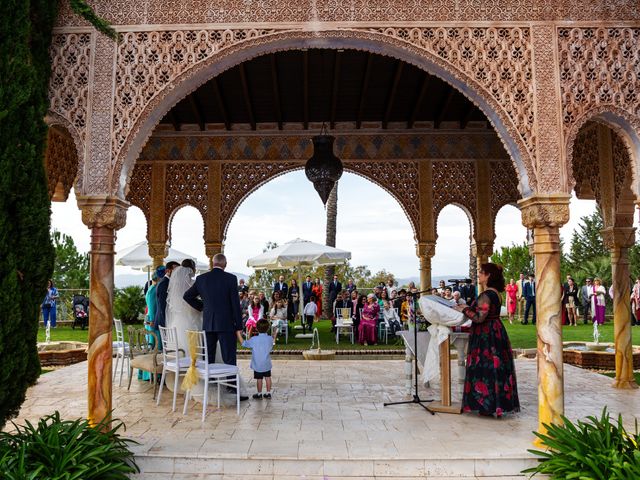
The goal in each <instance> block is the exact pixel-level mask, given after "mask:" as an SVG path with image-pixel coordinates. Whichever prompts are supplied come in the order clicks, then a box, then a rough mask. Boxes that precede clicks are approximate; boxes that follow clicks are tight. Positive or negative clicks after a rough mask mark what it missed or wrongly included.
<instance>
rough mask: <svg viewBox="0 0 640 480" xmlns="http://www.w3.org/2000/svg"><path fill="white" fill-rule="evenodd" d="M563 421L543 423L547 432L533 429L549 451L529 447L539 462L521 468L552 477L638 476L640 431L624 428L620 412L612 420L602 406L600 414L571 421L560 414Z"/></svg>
mask: <svg viewBox="0 0 640 480" xmlns="http://www.w3.org/2000/svg"><path fill="white" fill-rule="evenodd" d="M562 420H563V422H564V424H563V425H553V424H551V425H545V427H546V428H547V433H546V434H540V433H537V432H534V433H535V435H536V436H537V437H538V438H540V439H541V440H542V443H543V444H544V445H545V446H546V447H548V449H549V450H548V451H544V452H543V451H539V450H529V451H530V452H531V453H533V454H534V455H538V456H539V457H541V458H540V463H539V464H538V465H537V466H536V467H533V468H530V469H528V470H525V471H523V473H532V474H533V475H535V474H538V473H541V474H544V475H549V476H550V478H552V479H579V480H592V479H593V480H623V479H624V480H627V479H629V480H630V479H638V478H640V449H639V448H638V445H639V443H638V442H640V435H639V434H638V422H637V420H636V425H635V433H633V434H631V433H628V432H627V431H626V429H625V428H624V426H623V424H622V416H621V415H619V416H618V420H617V422H615V423H612V422H611V418H610V417H609V413H608V412H607V409H606V408H605V409H604V410H603V412H602V416H601V417H600V418H597V417H594V416H590V417H587V420H588V421H587V422H583V421H580V420H578V422H577V423H576V424H574V423H572V422H571V421H570V420H569V419H567V418H566V417H562Z"/></svg>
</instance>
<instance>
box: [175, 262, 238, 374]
mask: <svg viewBox="0 0 640 480" xmlns="http://www.w3.org/2000/svg"><path fill="white" fill-rule="evenodd" d="M226 267H227V258H226V257H225V256H224V255H223V254H221V253H218V254H217V255H216V256H214V257H213V269H212V270H211V271H209V272H207V273H204V274H202V275H199V276H197V277H196V281H195V283H194V284H193V286H192V287H191V288H190V289H189V290H187V291H186V292H184V297H183V298H184V300H185V302H187V303H188V304H189V305H191V306H192V307H193V308H195V309H196V310H199V311H201V312H203V313H202V329H203V330H204V331H205V332H206V333H207V349H208V353H209V363H214V362H215V358H216V343H217V342H220V351H221V352H220V353H221V354H222V361H223V362H224V363H226V364H227V365H235V364H236V341H237V340H236V339H237V333H238V332H239V333H240V334H242V314H241V313H240V299H239V298H238V279H237V278H236V276H235V275H232V274H231V273H227V272H225V271H224V269H225V268H226Z"/></svg>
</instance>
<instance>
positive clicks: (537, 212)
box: [518, 193, 571, 228]
mask: <svg viewBox="0 0 640 480" xmlns="http://www.w3.org/2000/svg"><path fill="white" fill-rule="evenodd" d="M570 200H571V195H568V194H565V193H553V194H546V195H542V194H540V195H533V196H531V197H527V198H524V199H522V200H519V201H518V208H520V211H521V213H522V224H523V225H524V226H525V227H527V228H542V227H557V228H559V227H561V226H562V225H564V224H565V223H567V222H568V221H569V201H570Z"/></svg>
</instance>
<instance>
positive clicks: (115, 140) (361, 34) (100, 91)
mask: <svg viewBox="0 0 640 480" xmlns="http://www.w3.org/2000/svg"><path fill="white" fill-rule="evenodd" d="M92 3H94V2H92ZM95 6H96V10H97V12H98V13H99V14H100V15H102V16H103V17H104V18H106V19H107V20H109V21H110V22H111V23H112V24H113V25H114V26H115V27H116V29H117V30H118V32H120V33H121V35H122V40H121V41H120V42H119V43H114V42H113V41H111V40H109V39H108V38H106V37H104V36H102V35H100V34H98V33H96V32H95V31H94V30H93V29H92V28H90V27H89V26H88V25H86V24H84V23H83V22H82V21H81V20H79V19H78V17H76V16H75V15H73V14H72V13H71V11H70V9H69V8H68V7H67V6H66V5H65V6H63V8H62V11H61V14H60V17H59V20H58V25H57V28H56V30H55V34H54V40H53V45H52V49H51V58H52V64H53V75H52V80H51V89H50V98H51V109H50V112H49V114H48V117H47V120H48V122H49V124H50V125H51V128H50V133H49V143H48V150H47V155H46V164H47V169H48V172H49V188H50V194H51V198H52V200H54V201H64V200H65V199H66V198H67V195H68V192H69V191H70V189H71V188H72V187H73V188H75V190H76V195H77V197H78V205H79V207H80V209H81V210H82V216H83V221H84V222H85V224H86V225H87V226H88V228H89V229H90V231H91V238H92V249H91V308H92V324H91V327H90V335H89V336H90V340H89V341H90V349H89V386H88V395H89V417H90V419H92V420H93V421H97V420H99V419H101V418H103V417H104V415H105V414H106V413H107V412H109V411H110V410H111V398H112V392H111V377H110V372H111V353H112V352H111V323H112V294H113V268H114V249H113V246H114V240H115V235H116V232H117V230H118V229H119V228H122V226H123V225H124V223H125V219H126V210H127V207H128V206H129V205H136V206H138V207H140V208H141V210H142V211H143V212H144V214H145V216H146V218H147V224H148V240H149V248H150V254H151V256H152V257H153V258H154V259H155V261H156V263H161V262H162V259H163V257H164V255H165V252H166V246H167V244H168V243H169V242H170V238H169V230H170V229H169V228H168V226H169V225H170V222H171V218H172V215H173V214H174V213H175V211H176V210H177V209H179V208H180V207H182V206H184V205H193V206H194V207H196V208H197V209H198V210H199V211H200V213H201V214H202V216H203V219H204V224H205V234H204V239H203V240H204V242H205V245H206V252H207V255H208V256H209V257H211V256H213V255H214V254H215V253H217V252H219V251H222V250H223V246H224V240H225V232H226V228H227V226H228V224H229V221H230V219H231V217H232V216H233V214H234V212H235V211H236V209H237V208H238V205H239V204H240V203H241V202H242V201H243V199H244V198H246V196H247V195H249V194H250V193H251V192H252V191H254V190H255V189H257V188H259V187H260V186H261V185H262V184H264V183H265V182H267V181H269V180H270V179H272V178H274V177H275V176H277V175H280V174H283V173H285V172H288V171H292V170H295V169H299V168H302V167H303V165H304V162H305V161H306V159H307V158H308V157H309V156H310V155H311V143H310V137H311V136H312V135H314V134H317V132H319V130H320V127H321V125H322V123H323V122H326V124H327V125H328V126H329V127H330V131H331V133H332V134H333V135H335V136H336V149H335V153H336V154H337V155H338V156H339V157H340V158H341V159H342V160H343V162H344V164H345V169H346V170H347V171H350V172H353V173H356V174H358V175H361V176H363V177H365V178H367V179H369V180H371V181H372V182H374V183H376V184H378V185H380V186H381V187H382V188H384V189H385V190H387V191H388V192H389V193H390V194H391V195H393V196H394V198H396V199H397V200H398V202H399V203H400V204H401V205H402V207H403V209H404V210H405V212H406V214H407V217H408V218H409V220H410V223H411V225H412V226H413V229H414V233H415V239H416V253H417V256H418V258H419V262H420V272H421V281H422V282H423V284H429V283H430V260H431V257H432V256H433V255H434V250H435V242H436V238H437V232H436V229H435V225H436V219H437V216H438V213H439V212H440V210H441V209H442V208H443V207H444V206H446V205H448V204H457V205H460V206H461V207H462V208H463V209H464V210H465V211H466V212H467V214H468V216H469V219H470V222H471V226H472V236H473V244H474V246H473V250H474V254H476V255H477V258H478V261H479V262H483V261H486V260H487V258H488V257H489V256H490V255H491V253H492V244H493V239H494V233H493V221H494V219H495V215H496V212H497V211H498V210H499V208H500V207H501V206H503V205H505V204H509V203H516V202H517V205H518V207H519V208H520V210H521V212H522V221H523V224H524V225H525V226H526V227H527V228H528V229H531V230H532V232H533V252H534V255H535V263H536V276H537V278H538V296H537V309H538V322H537V331H538V356H537V362H538V384H539V386H538V402H539V422H540V425H542V423H548V422H559V421H560V415H562V413H563V411H564V391H563V388H564V387H563V385H564V383H563V382H564V380H563V367H562V331H561V325H560V309H561V297H560V295H561V294H560V292H561V289H560V285H561V284H560V275H559V272H560V244H559V228H560V227H561V226H562V225H563V224H565V223H566V222H567V221H568V219H569V199H570V196H571V193H572V192H575V193H576V195H577V196H578V198H585V199H595V200H596V201H597V202H598V203H599V205H600V206H601V208H602V211H603V216H604V221H605V229H604V230H603V236H604V238H605V242H606V244H607V245H608V247H609V248H610V250H611V258H612V268H613V278H614V291H615V292H617V294H616V296H615V299H614V311H615V313H614V324H615V347H616V379H615V382H614V385H613V386H614V387H615V388H635V387H636V385H635V382H634V380H633V369H632V353H631V325H630V320H629V319H630V312H629V305H628V302H627V301H626V300H627V299H628V298H629V267H628V259H627V250H628V248H629V247H630V246H631V245H633V243H634V238H635V232H634V229H633V227H632V225H633V215H634V212H635V208H636V205H638V204H639V203H640V178H639V177H638V166H639V156H640V79H639V75H640V10H639V9H638V8H637V2H636V1H635V0H619V1H615V2H614V1H596V0H583V1H581V2H576V1H573V0H560V1H555V2H551V1H546V0H541V1H539V2H522V1H519V0H497V1H494V2H489V3H484V2H476V1H474V0H461V1H459V2H449V1H445V0H437V1H420V2H419V1H407V0H405V1H400V0H397V1H382V0H368V1H366V2H361V1H352V2H346V3H340V2H337V3H336V2H332V1H326V0H317V1H316V0H301V1H298V2H295V3H292V2H288V1H279V0H276V1H270V2H264V1H235V0H230V1H226V2H216V3H210V2H200V1H196V0H186V1H185V0H182V1H173V0H146V1H142V2H121V1H115V0H114V1H103V2H95ZM541 428H542V427H541Z"/></svg>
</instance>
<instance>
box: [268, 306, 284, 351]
mask: <svg viewBox="0 0 640 480" xmlns="http://www.w3.org/2000/svg"><path fill="white" fill-rule="evenodd" d="M269 315H270V316H271V336H272V337H273V344H274V345H275V344H276V342H277V341H278V333H279V332H280V328H281V327H283V326H284V325H286V323H287V306H286V305H285V302H284V301H283V300H278V301H277V302H276V303H275V305H274V306H273V308H272V309H271V312H269Z"/></svg>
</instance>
